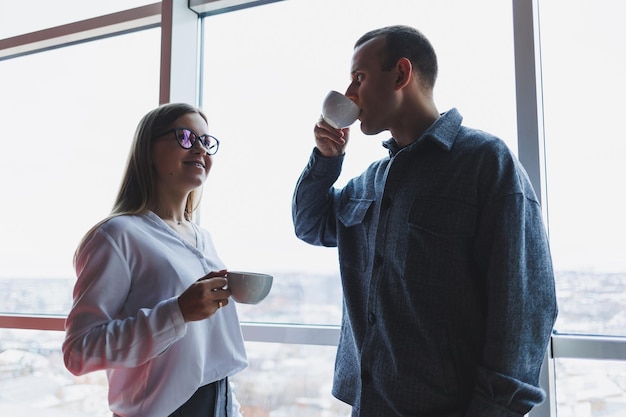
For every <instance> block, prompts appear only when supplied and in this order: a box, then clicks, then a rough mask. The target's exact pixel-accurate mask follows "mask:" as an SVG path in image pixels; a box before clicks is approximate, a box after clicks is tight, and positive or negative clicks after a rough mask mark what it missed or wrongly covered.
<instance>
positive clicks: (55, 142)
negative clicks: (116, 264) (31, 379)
mask: <svg viewBox="0 0 626 417" xmlns="http://www.w3.org/2000/svg"><path fill="white" fill-rule="evenodd" d="M159 45H160V30H158V29H150V30H146V31H142V32H135V33H131V34H127V35H124V36H119V37H113V38H107V39H102V40H99V41H94V42H89V43H83V44H78V45H74V46H71V47H65V48H59V49H54V50H51V51H47V52H42V53H38V54H33V55H26V56H22V57H19V58H14V59H9V60H5V61H0V90H1V91H2V100H0V113H1V114H2V115H3V118H2V131H3V132H4V134H3V137H4V138H5V140H4V147H3V151H2V152H0V187H1V188H2V190H3V200H2V201H3V204H2V206H1V207H0V230H1V234H2V236H4V237H6V236H10V237H11V239H3V240H2V243H1V249H2V250H0V265H2V268H1V269H0V285H3V286H7V287H6V288H7V289H8V290H9V291H8V292H3V293H2V295H0V311H3V312H10V313H31V314H32V313H34V314H64V313H67V311H69V306H70V304H69V303H71V289H72V286H73V283H74V280H75V275H74V271H73V268H72V256H73V253H74V250H75V249H76V245H77V244H78V242H79V240H80V239H81V238H82V236H83V234H84V233H85V232H86V231H87V230H88V229H89V228H90V227H91V226H92V225H93V224H95V223H96V222H97V221H99V220H100V219H102V218H104V217H105V216H106V215H107V214H108V213H109V212H110V210H111V208H112V206H113V200H114V198H115V196H116V193H117V188H118V186H119V182H120V180H121V175H122V171H123V169H124V166H125V163H126V158H127V156H128V150H129V148H130V143H131V141H132V135H133V133H134V131H135V127H136V125H137V121H138V120H139V119H140V118H141V116H143V114H144V113H145V112H147V111H148V110H149V109H151V108H153V107H155V106H156V104H157V103H158V85H159V79H158V76H159ZM9 138H10V140H9ZM45 280H52V281H45ZM46 283H49V286H48V285H46ZM63 286H65V297H60V298H58V299H56V298H55V300H54V301H52V300H51V298H50V297H49V295H50V292H49V291H55V294H56V293H61V292H63V290H62V289H61V288H62V287H63Z"/></svg>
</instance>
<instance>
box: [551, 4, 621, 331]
mask: <svg viewBox="0 0 626 417" xmlns="http://www.w3.org/2000/svg"><path fill="white" fill-rule="evenodd" d="M540 6H541V7H540V19H541V48H542V71H543V91H544V109H545V116H544V119H545V142H546V161H547V162H546V167H547V182H548V184H547V185H548V187H547V190H548V210H549V224H550V241H551V245H552V252H553V258H554V265H555V270H556V274H557V291H558V296H559V304H560V315H559V319H558V321H557V325H556V329H557V330H558V331H559V332H561V333H571V332H575V333H586V334H604V335H616V336H626V312H625V310H624V301H625V300H626V256H624V253H625V251H626V217H624V210H623V206H624V197H623V194H624V193H623V189H624V179H625V178H626V165H624V163H623V158H624V154H626V142H625V141H624V140H622V139H621V136H622V133H621V132H622V131H623V127H622V119H623V117H622V113H623V97H624V96H625V95H626V81H625V80H624V73H625V71H626V50H624V48H623V45H622V39H624V37H625V36H626V28H625V27H624V25H622V24H621V23H620V21H621V19H622V17H623V13H620V11H621V10H622V6H621V3H618V2H616V1H612V0H599V1H576V2H571V1H566V0H561V1H544V2H541V5H540Z"/></svg>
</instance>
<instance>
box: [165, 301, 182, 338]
mask: <svg viewBox="0 0 626 417" xmlns="http://www.w3.org/2000/svg"><path fill="white" fill-rule="evenodd" d="M166 306H167V312H168V316H169V319H170V322H171V323H172V328H173V329H174V332H175V333H176V338H177V339H180V338H181V337H183V336H184V335H185V333H187V323H185V318H184V317H183V312H182V311H180V306H179V305H178V297H172V298H170V299H169V300H167V301H166Z"/></svg>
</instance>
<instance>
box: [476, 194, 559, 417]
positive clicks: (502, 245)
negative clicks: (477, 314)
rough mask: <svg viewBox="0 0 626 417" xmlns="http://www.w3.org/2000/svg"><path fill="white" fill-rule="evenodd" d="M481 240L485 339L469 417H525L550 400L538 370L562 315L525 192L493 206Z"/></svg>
mask: <svg viewBox="0 0 626 417" xmlns="http://www.w3.org/2000/svg"><path fill="white" fill-rule="evenodd" d="M477 242H478V243H477V245H476V247H475V250H476V253H477V255H476V256H477V259H478V260H479V265H480V268H484V269H485V271H486V273H485V276H486V281H485V282H484V285H485V288H486V291H487V327H486V337H485V340H486V342H485V346H484V349H483V353H482V361H481V366H480V367H479V369H478V370H477V374H476V386H475V390H474V397H473V399H472V401H471V404H470V407H469V409H468V411H467V413H466V415H465V417H522V416H523V415H524V414H526V413H527V412H528V411H530V409H531V408H532V407H533V406H534V405H536V404H539V403H541V402H542V401H543V399H544V397H545V394H544V391H543V390H542V389H541V388H540V387H539V383H538V380H539V373H540V369H541V364H542V362H543V359H544V357H545V354H546V348H547V345H548V342H549V339H550V335H551V333H552V328H553V325H554V322H555V319H556V314H557V305H556V295H555V286H554V274H553V270H552V261H551V256H550V250H549V245H548V238H547V234H546V232H545V227H544V224H543V221H542V217H541V208H540V206H539V203H538V202H537V201H536V200H535V199H534V198H532V197H529V196H528V195H524V194H523V193H515V194H511V195H507V196H503V197H500V198H498V199H496V200H494V201H492V202H490V203H489V204H488V205H487V207H485V209H484V211H483V214H482V216H481V220H480V221H479V233H478V239H477Z"/></svg>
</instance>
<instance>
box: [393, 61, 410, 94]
mask: <svg viewBox="0 0 626 417" xmlns="http://www.w3.org/2000/svg"><path fill="white" fill-rule="evenodd" d="M396 72H397V74H398V76H397V78H396V89H397V90H400V89H401V88H404V87H405V86H406V85H407V84H408V83H409V81H411V77H413V65H412V64H411V61H410V60H409V59H408V58H400V59H399V60H398V62H397V63H396Z"/></svg>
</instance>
